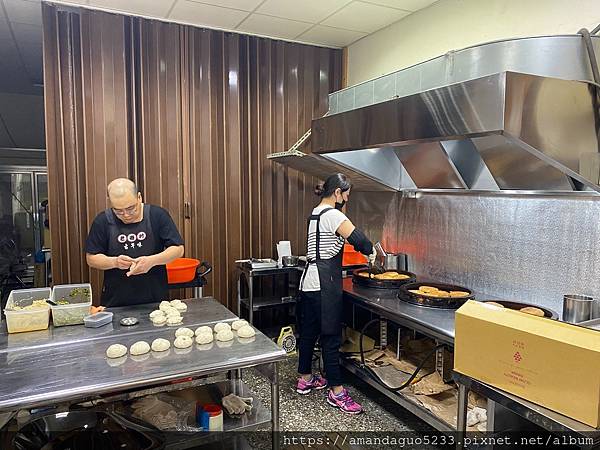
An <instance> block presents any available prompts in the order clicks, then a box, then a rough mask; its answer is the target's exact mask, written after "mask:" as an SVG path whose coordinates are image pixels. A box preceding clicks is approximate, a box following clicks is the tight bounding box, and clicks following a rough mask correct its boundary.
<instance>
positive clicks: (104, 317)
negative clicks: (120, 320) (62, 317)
mask: <svg viewBox="0 0 600 450" xmlns="http://www.w3.org/2000/svg"><path fill="white" fill-rule="evenodd" d="M112 320H113V313H111V312H109V311H102V312H99V313H96V314H94V315H93V316H85V317H84V318H83V322H84V325H85V326H86V327H88V328H98V327H102V326H104V325H106V324H108V323H111V322H112Z"/></svg>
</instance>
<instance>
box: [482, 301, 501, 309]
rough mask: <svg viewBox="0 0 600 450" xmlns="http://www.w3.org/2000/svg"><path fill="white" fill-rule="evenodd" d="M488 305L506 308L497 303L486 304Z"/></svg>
mask: <svg viewBox="0 0 600 450" xmlns="http://www.w3.org/2000/svg"><path fill="white" fill-rule="evenodd" d="M485 304H486V305H494V306H497V307H498V308H504V305H501V304H500V303H496V302H485Z"/></svg>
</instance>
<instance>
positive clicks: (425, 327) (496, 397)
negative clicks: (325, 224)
mask: <svg viewBox="0 0 600 450" xmlns="http://www.w3.org/2000/svg"><path fill="white" fill-rule="evenodd" d="M343 283H344V284H343V287H344V298H345V300H348V301H351V302H353V303H354V304H356V305H359V306H360V307H362V308H365V309H367V310H368V311H370V312H372V313H374V314H376V315H379V316H381V317H383V318H385V319H387V320H389V321H391V322H394V323H397V324H399V325H401V326H405V327H407V328H409V329H413V330H416V331H419V332H421V333H423V334H424V335H426V336H429V337H431V338H434V339H436V340H437V341H439V342H445V343H447V344H450V345H451V346H453V345H454V314H455V310H447V309H435V308H426V307H420V306H416V305H411V304H410V303H406V302H403V301H401V300H399V299H398V298H397V293H398V291H397V290H385V289H372V288H364V287H361V286H356V285H355V284H354V283H352V279H351V278H346V279H344V282H343ZM488 298H489V297H488ZM343 365H344V367H346V368H347V369H348V370H349V371H351V372H352V373H354V374H355V375H357V376H359V377H361V378H362V379H363V380H364V381H366V382H367V383H368V384H369V385H371V386H373V387H374V388H375V389H377V390H379V391H380V392H382V393H383V394H384V395H386V396H387V397H389V398H391V399H392V400H394V401H395V402H396V403H398V404H400V405H401V406H403V407H404V408H406V409H408V410H409V411H411V412H412V413H413V414H415V415H416V416H417V417H419V418H421V419H422V420H424V421H425V422H427V423H428V424H429V425H431V426H432V427H434V428H436V429H437V430H440V431H444V432H448V431H456V430H458V431H459V438H458V439H457V441H456V442H457V444H458V445H457V448H459V449H460V448H463V447H462V444H463V443H464V441H463V439H462V438H463V437H464V433H465V430H466V413H467V402H468V395H467V394H468V391H469V390H473V391H476V392H478V393H479V394H481V395H483V396H484V397H486V398H487V399H488V424H489V425H490V426H491V427H492V429H494V425H495V424H494V422H493V417H494V415H495V414H496V411H495V410H494V408H495V407H496V406H497V405H500V406H499V407H505V408H507V409H510V410H511V411H513V412H514V413H515V414H517V415H519V416H520V417H522V418H524V419H526V420H528V421H530V422H532V423H534V424H536V425H539V426H541V427H542V428H544V429H546V430H548V431H550V432H558V433H572V434H573V435H574V436H576V437H585V438H588V439H589V438H590V437H591V438H592V441H593V443H592V444H590V446H596V445H598V444H599V443H600V431H598V430H594V429H592V428H590V427H588V426H586V425H584V424H581V423H579V422H577V421H574V420H573V419H569V418H567V417H564V416H561V415H560V414H557V413H555V412H553V411H550V410H548V409H546V408H543V407H541V406H539V405H536V404H534V403H531V402H528V401H527V400H524V399H521V398H518V397H516V396H513V395H510V394H508V393H505V392H503V391H500V390H499V389H495V388H493V387H491V386H488V385H486V384H484V383H481V382H478V381H477V380H474V379H472V378H470V377H466V376H464V375H461V374H457V373H454V380H455V381H456V383H457V384H458V387H459V398H458V411H457V420H458V424H457V427H456V428H454V427H451V426H450V425H449V424H447V423H445V422H442V421H440V420H439V419H438V418H437V417H435V416H433V415H432V414H431V413H430V412H429V411H427V410H425V409H424V408H422V407H420V406H419V405H417V404H415V403H414V402H412V401H410V399H407V398H406V397H405V396H403V395H402V393H401V392H400V393H396V392H392V391H390V390H388V389H386V388H385V387H383V386H382V385H381V384H380V383H378V382H376V381H374V380H373V379H372V378H371V377H369V376H368V375H367V373H366V372H365V371H364V370H362V369H361V368H360V367H358V366H357V365H356V364H355V363H354V362H351V361H346V360H344V361H343ZM495 431H501V430H497V429H495ZM582 447H583V448H585V446H582Z"/></svg>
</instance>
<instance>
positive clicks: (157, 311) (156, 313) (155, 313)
mask: <svg viewBox="0 0 600 450" xmlns="http://www.w3.org/2000/svg"><path fill="white" fill-rule="evenodd" d="M164 315H165V312H164V311H161V310H160V309H155V310H154V311H152V312H151V313H150V319H154V318H155V317H158V316H164Z"/></svg>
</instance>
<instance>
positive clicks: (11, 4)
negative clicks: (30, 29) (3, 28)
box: [3, 0, 42, 26]
mask: <svg viewBox="0 0 600 450" xmlns="http://www.w3.org/2000/svg"><path fill="white" fill-rule="evenodd" d="M3 1H4V6H5V8H6V14H7V15H8V20H9V21H10V22H19V23H28V24H30V25H39V26H42V4H41V3H40V2H39V1H33V2H32V1H26V0H3Z"/></svg>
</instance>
